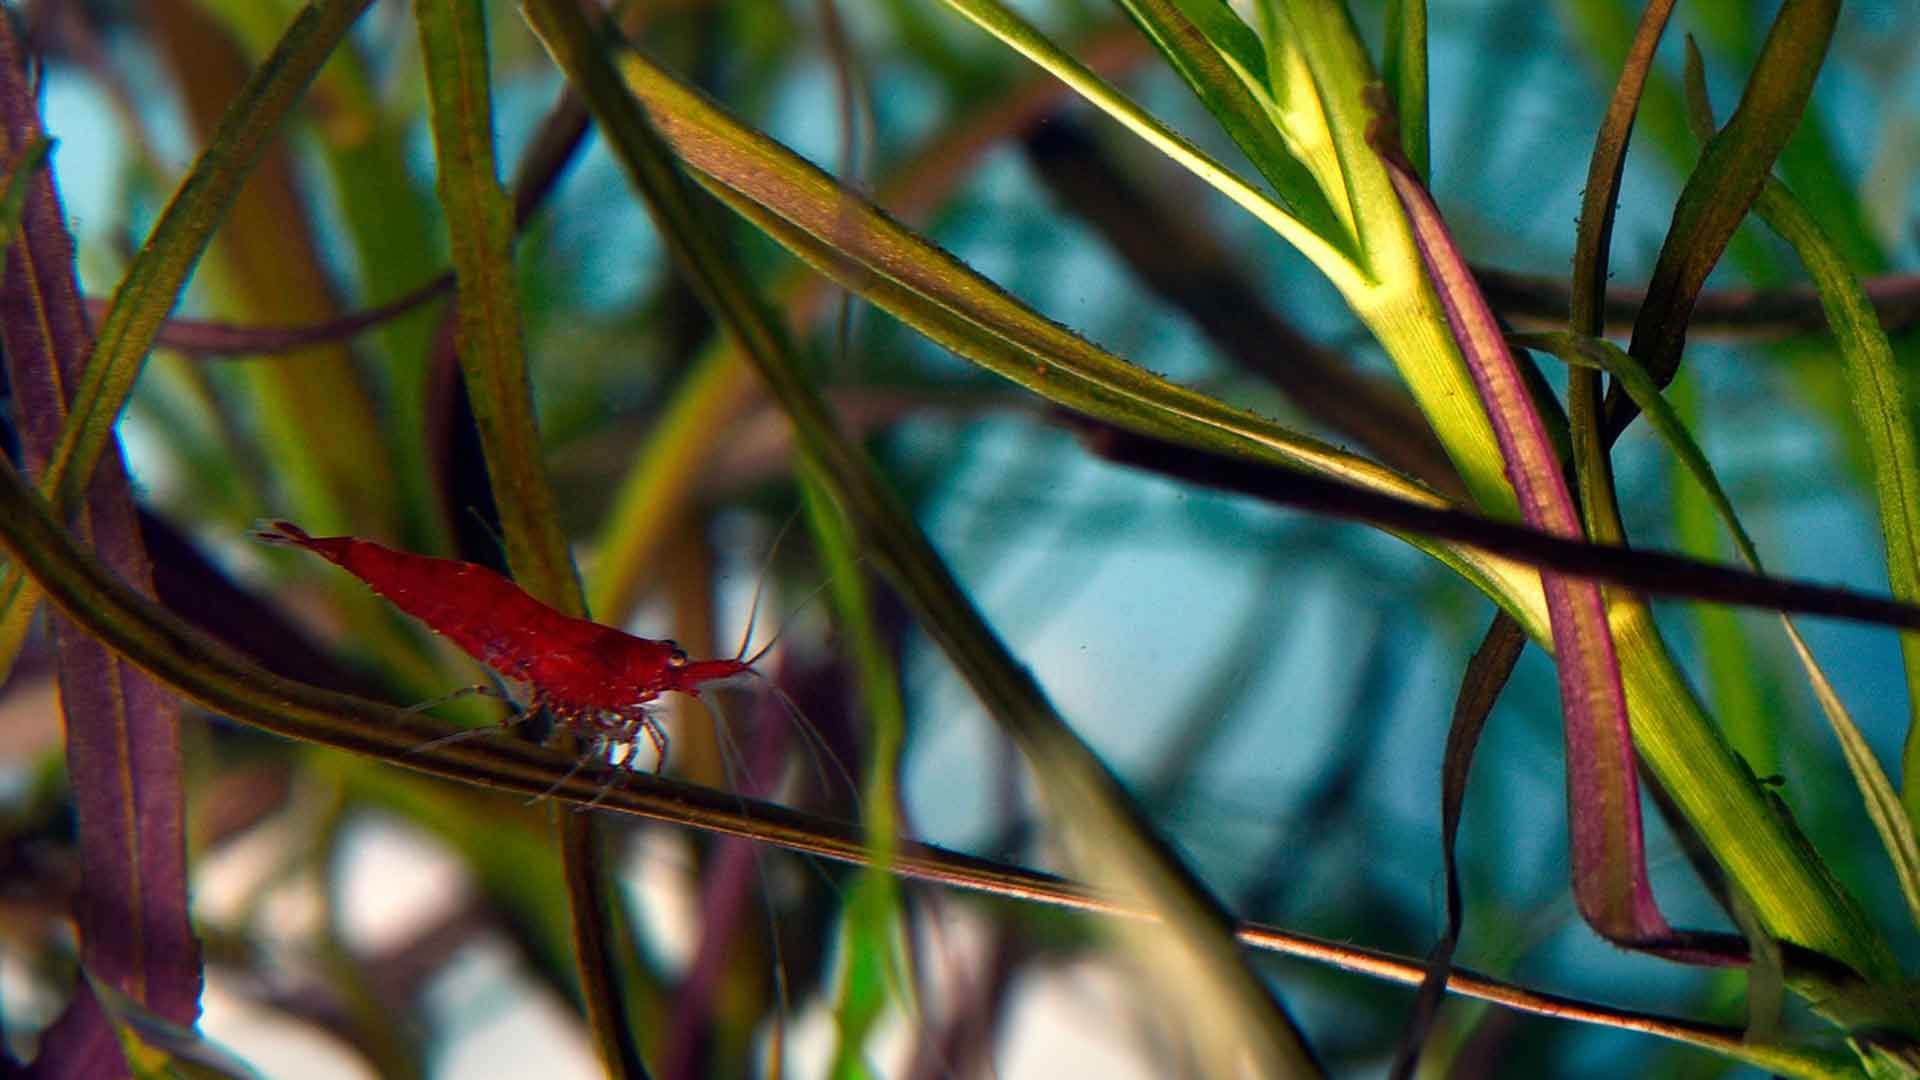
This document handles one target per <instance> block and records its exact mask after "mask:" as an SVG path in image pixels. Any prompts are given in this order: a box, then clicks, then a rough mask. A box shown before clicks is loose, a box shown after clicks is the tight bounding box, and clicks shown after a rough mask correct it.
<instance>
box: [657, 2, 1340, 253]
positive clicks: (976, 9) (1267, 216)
mask: <svg viewBox="0 0 1920 1080" xmlns="http://www.w3.org/2000/svg"><path fill="white" fill-rule="evenodd" d="M947 4H948V6H949V7H952V8H953V9H954V10H955V11H958V12H959V13H960V14H962V15H965V16H966V17H967V18H969V19H971V20H973V22H974V23H975V24H977V25H978V26H979V27H980V28H981V29H983V30H985V31H987V32H988V33H990V34H992V35H993V36H995V37H997V38H999V39H1000V40H1001V41H1003V42H1005V43H1006V44H1007V45H1009V46H1011V47H1012V48H1013V49H1014V50H1015V51H1017V52H1019V53H1020V54H1021V55H1023V56H1025V57H1026V58H1027V59H1029V60H1032V61H1033V62H1034V63H1036V64H1039V65H1040V66H1041V67H1043V68H1045V69H1047V70H1048V71H1050V72H1052V73H1053V74H1054V75H1055V76H1056V77H1058V78H1059V79H1060V81H1061V82H1064V83H1066V84H1067V85H1068V86H1071V87H1073V89H1074V91H1075V92H1076V93H1078V94H1079V95H1080V96H1081V97H1083V98H1086V99H1087V101H1089V102H1091V103H1092V104H1093V105H1095V106H1097V107H1098V108H1099V109H1100V110H1101V111H1102V112H1105V113H1106V114H1107V115H1108V116H1111V117H1113V118H1114V119H1115V120H1117V121H1119V122H1120V123H1121V124H1123V125H1125V126H1126V128H1127V129H1128V130H1130V131H1132V132H1133V133H1134V134H1135V135H1138V136H1140V137H1141V138H1142V139H1145V140H1146V141H1147V143H1148V144H1149V145H1151V146H1152V147H1153V148H1154V149H1156V150H1158V151H1160V152H1161V153H1163V154H1165V155H1166V156H1167V157H1168V158H1169V159H1171V160H1172V161H1174V162H1176V163H1178V164H1179V165H1180V166H1181V167H1182V168H1184V169H1186V170H1188V171H1189V172H1191V173H1193V174H1194V175H1195V176H1198V177H1199V178H1200V179H1202V180H1204V181H1206V182H1207V184H1208V185H1210V186H1212V187H1213V188H1214V189H1215V190H1217V191H1219V192H1220V193H1221V194H1223V195H1225V196H1226V197H1227V198H1229V199H1231V200H1233V201H1234V202H1235V203H1236V204H1238V205H1239V206H1240V207H1241V208H1242V209H1244V210H1246V211H1247V212H1248V213H1250V214H1252V215H1253V216H1254V217H1255V218H1257V219H1259V221H1260V222H1261V223H1262V224H1264V225H1266V226H1267V227H1268V228H1270V229H1272V230H1273V231H1274V232H1276V233H1279V234H1280V236H1281V237H1282V238H1284V239H1285V240H1286V241H1287V242H1288V243H1290V244H1292V245H1293V246H1294V247H1296V248H1299V249H1300V252H1301V254H1303V255H1305V256H1306V257H1307V258H1308V259H1310V260H1311V261H1312V262H1313V264H1314V265H1315V266H1317V267H1319V268H1320V272H1321V273H1323V274H1325V275H1326V276H1327V277H1328V278H1329V279H1330V280H1332V281H1333V282H1334V283H1335V284H1336V285H1340V286H1341V288H1342V291H1347V290H1349V289H1354V290H1357V289H1358V288H1360V287H1361V286H1362V285H1363V284H1364V279H1365V275H1364V273H1363V272H1362V270H1361V269H1360V268H1359V267H1358V266H1356V265H1355V264H1354V261H1353V260H1352V258H1351V257H1350V256H1348V255H1347V253H1346V250H1345V245H1343V244H1340V243H1337V242H1335V241H1333V240H1330V239H1327V238H1325V237H1323V236H1321V234H1320V233H1318V232H1317V231H1315V229H1314V228H1313V227H1312V226H1310V225H1308V224H1307V223H1306V222H1304V221H1302V220H1301V219H1300V218H1298V217H1296V216H1295V215H1294V214H1293V213H1292V212H1291V211H1289V210H1287V209H1286V208H1285V207H1283V206H1281V205H1279V204H1278V203H1276V202H1274V201H1273V200H1272V199H1270V198H1268V197H1267V196H1266V195H1264V194H1262V193H1261V192H1259V191H1258V190H1256V189H1255V188H1253V187H1252V186H1251V185H1249V184H1248V183H1247V182H1246V181H1244V180H1242V179H1240V178H1239V177H1238V176H1236V175H1234V173H1233V171H1232V170H1231V169H1228V168H1227V167H1226V166H1225V165H1222V164H1220V163H1219V162H1217V161H1215V160H1214V159H1213V158H1211V157H1209V156H1207V154H1206V153H1205V152H1204V151H1202V150H1201V149H1200V148H1199V147H1196V146H1194V145H1193V144H1192V143H1190V142H1188V141H1187V140H1186V139H1184V138H1182V137H1181V136H1180V135H1178V134H1176V133H1174V132H1173V131H1172V130H1171V129H1170V128H1168V127H1167V126H1166V125H1164V124H1162V123H1161V122H1160V121H1159V120H1157V119H1155V118H1154V117H1153V116H1151V115H1149V114H1148V113H1147V112H1146V111H1145V110H1143V109H1141V108H1140V107H1139V106H1138V105H1135V104H1134V103H1133V102H1131V101H1129V100H1127V99H1126V97H1124V96H1123V95H1122V94H1121V93H1120V92H1119V91H1117V90H1115V89H1114V88H1113V87H1111V86H1109V85H1108V84H1107V82H1106V81H1105V80H1104V79H1102V78H1100V76H1098V75H1096V74H1094V72H1093V71H1092V70H1090V69H1089V68H1088V67H1087V66H1086V65H1085V64H1082V63H1081V62H1080V61H1078V60H1076V59H1074V58H1073V56H1071V55H1069V54H1068V53H1067V52H1066V51H1065V50H1063V49H1061V48H1060V47H1059V46H1057V45H1055V44H1054V43H1053V42H1052V41H1050V40H1048V39H1047V37H1046V35H1044V34H1042V33H1041V32H1040V31H1038V30H1036V29H1034V27H1033V26H1032V25H1031V24H1030V23H1028V22H1027V21H1026V20H1025V19H1022V18H1021V17H1020V16H1019V15H1017V14H1015V13H1014V12H1013V11H1012V10H1011V9H1009V8H1007V7H1006V6H1004V5H1003V4H1001V3H999V2H998V0H947ZM629 71H630V74H629V78H630V79H631V77H632V76H631V65H629ZM636 89H638V88H637V87H636Z"/></svg>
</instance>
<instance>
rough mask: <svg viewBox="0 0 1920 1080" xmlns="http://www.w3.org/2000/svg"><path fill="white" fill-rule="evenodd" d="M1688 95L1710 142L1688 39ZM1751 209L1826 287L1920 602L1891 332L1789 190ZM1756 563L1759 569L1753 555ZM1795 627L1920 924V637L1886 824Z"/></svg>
mask: <svg viewBox="0 0 1920 1080" xmlns="http://www.w3.org/2000/svg"><path fill="white" fill-rule="evenodd" d="M1686 89H1687V100H1688V111H1689V119H1690V121H1691V122H1692V123H1693V124H1694V126H1695V134H1696V135H1698V136H1700V137H1702V138H1706V137H1707V136H1708V134H1709V133H1710V132H1711V131H1712V128H1713V106H1712V103H1711V102H1710V101H1709V100H1708V98H1707V87H1706V71H1705V67H1704V65H1703V64H1702V63H1701V59H1700V51H1699V49H1698V48H1697V47H1695V45H1694V43H1693V40H1692V39H1691V38H1689V39H1688V40H1687V66H1686ZM1754 211H1755V212H1756V213H1757V214H1758V215H1759V216H1760V219H1761V220H1762V221H1764V222H1766V224H1767V226H1768V227H1769V228H1771V229H1773V230H1774V231H1775V232H1776V233H1778V234H1780V237H1781V239H1783V240H1785V241H1786V242H1787V243H1788V244H1789V245H1791V246H1792V247H1793V249H1794V251H1795V252H1796V253H1797V254H1798V255H1799V256H1800V261H1801V263H1802V264H1804V265H1805V266H1806V268H1807V274H1808V276H1809V277H1811V278H1812V279H1813V283H1814V287H1815V288H1816V289H1817V290H1818V291H1819V294H1820V304H1821V308H1822V310H1824V311H1825V312H1826V316H1827V322H1828V325H1829V326H1831V327H1832V329H1833V334H1834V340H1835V343H1836V345H1837V346H1838V347H1839V350H1840V356H1841V359H1842V360H1843V361H1844V362H1845V364H1846V370H1847V383H1848V386H1849V388H1850V389H1851V391H1852V396H1853V409H1854V415H1855V417H1856V418H1857V420H1858V423H1859V425H1860V430H1861V432H1862V433H1863V434H1864V435H1865V437H1866V441H1867V454H1868V460H1869V461H1871V462H1872V465H1873V477H1874V494H1875V497H1876V500H1877V502H1878V507H1879V511H1880V530H1881V536H1882V538H1883V539H1884V541H1885V544H1886V556H1887V579H1888V583H1889V584H1890V586H1891V587H1892V590H1893V594H1894V596H1895V597H1898V598H1903V599H1909V600H1911V599H1914V598H1915V597H1916V596H1920V460H1916V452H1915V440H1914V428H1913V421H1912V415H1911V413H1909V412H1908V409H1907V400H1906V392H1905V390H1904V389H1903V387H1902V382H1901V374H1900V368H1899V365H1898V364H1897V363H1896V362H1895V360H1894V355H1893V348H1892V346H1891V344H1890V343H1889V342H1888V341H1887V335H1886V331H1885V330H1884V329H1882V328H1881V326H1880V320H1879V316H1878V315H1877V314H1876V313H1875V312H1874V309H1873V305H1872V303H1871V302H1869V301H1868V299H1867V297H1866V293H1865V290H1863V289H1862V288H1861V286H1860V281H1859V278H1858V277H1856V276H1855V275H1854V273H1853V271H1852V269H1851V268H1849V267H1848V266H1847V264H1846V261H1845V260H1844V259H1843V258H1841V256H1840V253H1839V251H1838V250H1837V249H1836V248H1835V247H1834V245H1833V244H1832V243H1831V242H1830V241H1829V240H1828V239H1827V237H1826V234H1825V233H1823V232H1822V231H1821V229H1820V227H1819V225H1818V224H1816V223H1815V222H1814V220H1813V218H1812V216H1811V215H1809V214H1808V213H1807V212H1806V210H1805V209H1804V208H1802V207H1801V206H1800V204H1799V202H1798V201H1796V200H1795V199H1794V198H1793V194H1792V192H1790V191H1788V190H1787V188H1786V186H1785V185H1784V184H1781V183H1780V182H1779V181H1778V180H1775V179H1773V178H1772V177H1771V176H1768V177H1767V178H1766V182H1765V184H1764V185H1762V187H1761V190H1760V193H1759V195H1758V196H1757V197H1756V199H1755V201H1754ZM1724 503H1725V500H1724V498H1723V499H1721V500H1720V502H1718V503H1716V506H1722V507H1724V509H1723V511H1722V512H1723V515H1731V513H1732V509H1731V507H1725V506H1724ZM1750 550H1751V544H1745V545H1744V546H1743V547H1742V553H1743V554H1746V553H1748V552H1749V551H1750ZM1749 561H1753V562H1755V563H1756V565H1757V560H1755V559H1753V557H1752V556H1751V555H1749ZM1788 631H1789V633H1790V634H1792V636H1793V640H1794V648H1795V649H1796V650H1797V651H1798V652H1799V653H1800V655H1801V657H1802V659H1803V662H1805V663H1806V664H1807V665H1808V666H1809V674H1810V675H1812V676H1813V677H1814V687H1815V692H1816V694H1817V695H1818V696H1819V699H1820V702H1821V705H1822V707H1823V708H1826V710H1827V714H1828V718H1829V719H1830V720H1831V721H1832V724H1833V728H1834V733H1835V734H1836V735H1837V736H1838V737H1839V739H1840V744H1841V748H1842V750H1843V751H1844V752H1845V754H1846V755H1847V764H1848V766H1849V767H1850V768H1852V770H1853V773H1854V781H1855V783H1856V784H1858V785H1859V787H1860V789H1861V795H1862V796H1863V797H1864V798H1865V799H1866V802H1867V809H1868V813H1869V814H1870V815H1871V816H1872V817H1873V820H1874V825H1875V827H1876V828H1877V829H1879V830H1880V834H1881V842H1882V844H1883V845H1885V847H1886V848H1887V853H1888V856H1889V857H1890V858H1891V859H1892V860H1893V863H1894V868H1895V871H1896V873H1897V874H1898V876H1899V879H1900V887H1901V891H1902V892H1903V893H1904V894H1905V895H1906V897H1907V903H1908V906H1909V907H1910V908H1911V909H1912V911H1913V913H1914V916H1915V919H1916V921H1920V846H1917V845H1916V843H1915V838H1914V829H1915V826H1916V823H1920V634H1914V633H1905V634H1902V635H1900V651H1901V657H1902V659H1903V661H1904V663H1905V667H1906V674H1907V697H1908V706H1909V710H1910V712H1911V714H1912V715H1913V716H1914V717H1915V718H1916V719H1914V720H1912V721H1910V722H1909V725H1908V728H1907V739H1906V746H1905V751H1904V754H1903V757H1902V778H1901V779H1902V784H1901V786H1902V790H1903V791H1904V793H1905V799H1904V803H1905V809H1904V812H1903V813H1901V814H1899V815H1898V820H1897V822H1896V821H1890V820H1887V819H1886V812H1885V806H1884V803H1885V802H1886V800H1888V799H1889V798H1891V796H1892V791H1891V787H1890V785H1889V784H1888V781H1887V778H1886V776H1885V774H1884V773H1883V772H1882V771H1881V769H1880V766H1879V763H1878V762H1877V761H1875V760H1874V758H1873V755H1872V753H1871V752H1870V751H1869V750H1868V749H1867V747H1866V745H1865V743H1864V742H1863V741H1862V740H1861V738H1860V734H1859V731H1858V730H1857V729H1856V728H1855V726H1854V724H1853V721H1852V719H1851V718H1850V717H1848V716H1847V715H1846V713H1845V710H1844V709H1839V708H1838V705H1839V702H1838V698H1837V697H1835V696H1834V694H1833V689H1832V687H1831V686H1829V685H1827V683H1826V679H1825V677H1824V676H1822V675H1819V674H1818V669H1817V668H1815V667H1813V666H1812V658H1811V656H1810V655H1809V654H1808V652H1807V648H1806V645H1805V643H1804V642H1802V641H1801V640H1800V638H1799V635H1798V634H1797V633H1793V631H1792V627H1791V625H1789V627H1788ZM1829 699H1832V707H1829Z"/></svg>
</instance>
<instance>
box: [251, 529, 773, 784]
mask: <svg viewBox="0 0 1920 1080" xmlns="http://www.w3.org/2000/svg"><path fill="white" fill-rule="evenodd" d="M254 537H255V538H256V539H258V540H261V541H264V542H266V543H270V544H279V545H282V546H287V547H299V548H305V549H306V550H308V551H311V552H313V553H314V554H316V555H319V556H320V557H321V558H323V559H326V560H327V561H329V562H331V563H333V564H335V565H337V566H339V567H340V568H341V569H343V570H345V571H346V572H348V573H349V574H352V575H353V576H354V577H357V578H359V579H360V580H361V581H363V582H365V583H366V584H367V586H368V587H369V588H371V589H372V590H373V591H374V592H376V593H379V594H380V595H381V596H383V597H386V598H387V600H388V601H390V602H392V604H393V605H394V606H395V607H397V608H399V609H400V610H402V611H404V612H406V613H407V614H409V615H412V616H413V617H414V618H416V619H419V620H420V621H421V622H423V623H426V624H427V626H428V628H429V629H431V630H433V631H434V632H435V633H437V634H439V635H440V636H442V637H444V638H447V639H448V640H449V641H452V642H453V643H454V644H455V645H458V646H459V647H460V648H461V649H462V650H464V651H465V652H466V653H467V655H469V656H471V657H473V658H474V659H475V660H478V661H479V662H480V663H482V664H484V665H486V666H487V667H488V668H490V669H492V670H493V671H495V672H498V673H499V674H500V675H501V676H502V677H504V678H507V679H511V680H513V681H515V682H519V683H523V684H525V685H526V686H527V687H528V688H530V690H531V692H532V700H531V701H530V702H529V707H530V711H532V712H536V713H537V712H539V711H540V710H541V709H545V710H546V711H547V712H548V713H549V714H550V715H551V716H552V717H553V718H554V720H555V722H557V723H559V724H562V725H564V726H565V727H567V728H568V729H569V730H571V731H573V732H574V733H575V734H576V735H579V736H582V737H583V738H586V739H589V740H591V741H592V742H593V743H594V744H595V745H597V746H609V745H611V746H622V745H624V746H626V747H627V750H626V753H625V754H624V756H623V757H622V758H621V759H620V762H619V765H618V766H617V767H618V768H620V769H625V768H627V767H628V766H629V765H630V764H631V763H632V760H633V757H634V752H635V750H637V749H638V736H640V735H642V734H644V735H645V736H646V737H647V740H648V741H649V742H650V743H652V744H653V748H654V750H655V752H656V753H657V754H658V759H657V761H656V764H655V765H654V771H656V772H658V771H659V770H660V769H662V768H664V767H665V766H666V761H667V733H666V730H665V729H664V728H662V727H661V726H660V722H659V721H658V720H656V719H655V718H654V717H653V715H652V714H651V713H650V712H649V711H648V706H650V705H652V704H653V703H654V702H656V701H657V700H658V699H659V697H660V695H661V694H665V693H668V692H673V693H681V694H686V695H688V696H690V697H695V698H697V697H699V696H700V691H701V687H702V686H703V685H704V684H706V683H710V682H715V681H718V680H722V679H729V678H732V677H734V676H736V675H756V676H760V677H761V678H765V676H763V675H761V674H760V672H759V671H757V670H755V668H754V664H755V663H757V662H758V661H759V660H760V659H761V658H762V657H764V656H765V655H766V654H767V651H768V650H769V649H771V648H772V647H773V644H772V643H771V642H769V643H768V644H767V645H766V646H765V647H763V648H762V649H761V650H760V651H759V652H757V653H755V654H754V655H753V656H752V657H748V656H746V649H747V641H746V640H742V641H741V642H740V651H739V653H738V654H736V655H735V656H733V657H731V658H723V659H715V660H693V659H690V658H689V657H688V656H687V653H686V651H685V650H684V649H682V648H680V646H679V645H677V644H675V643H674V642H672V641H656V640H654V639H652V638H644V637H639V636H637V635H634V634H629V633H626V632H625V631H622V630H616V629H614V628H613V627H611V626H603V625H601V624H599V623H596V622H593V621H591V620H589V619H581V618H576V617H574V616H572V615H567V614H565V613H563V612H560V611H557V610H555V609H554V608H551V607H549V606H547V605H546V604H544V603H542V602H541V601H539V600H537V599H535V598H534V597H533V595H532V594H530V593H528V592H527V591H526V590H525V589H522V588H521V587H520V586H518V585H516V584H514V583H513V582H512V581H510V580H508V579H507V578H506V577H504V576H502V575H500V574H498V573H495V572H494V571H492V570H489V569H487V568H486V567H484V566H478V565H475V564H474V563H469V562H460V561H458V560H455V559H440V558H435V557H433V556H430V555H416V554H413V553H412V552H407V551H396V550H395V549H393V548H389V547H385V546H382V545H380V544H376V543H374V542H373V541H371V540H361V539H358V538H357V537H351V536H310V535H308V534H307V532H306V531H305V530H304V529H301V528H300V527H299V526H297V525H294V524H292V523H290V522H286V521H265V522H262V523H261V524H260V525H259V526H257V527H256V528H255V530H254ZM757 603H758V598H757V596H756V605H757ZM747 633H748V636H749V637H751V635H752V633H753V630H752V619H751V618H749V620H748V629H747ZM769 685H771V684H769ZM775 689H776V690H777V689H778V687H775Z"/></svg>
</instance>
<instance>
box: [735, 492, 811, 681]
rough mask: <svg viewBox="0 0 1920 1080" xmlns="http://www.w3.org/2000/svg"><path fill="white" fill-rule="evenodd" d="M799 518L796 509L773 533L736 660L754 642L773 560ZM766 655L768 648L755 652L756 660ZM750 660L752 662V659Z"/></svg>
mask: <svg viewBox="0 0 1920 1080" xmlns="http://www.w3.org/2000/svg"><path fill="white" fill-rule="evenodd" d="M798 520H800V511H799V510H795V511H794V512H793V513H791V514H788V515H787V520H786V522H785V523H784V524H782V525H781V526H780V531H779V532H777V533H775V534H773V546H771V547H769V548H767V559H766V561H765V562H763V563H761V564H760V580H758V581H756V582H754V583H753V603H752V604H751V605H750V606H749V607H748V608H747V632H746V633H744V634H742V635H740V647H739V648H738V649H735V650H734V651H733V658H734V659H735V660H738V659H740V658H741V657H744V656H746V655H747V646H748V645H749V644H751V643H752V642H753V626H754V623H755V622H756V621H758V620H759V618H760V598H761V597H762V596H763V595H765V593H766V591H767V575H768V574H770V573H772V572H773V560H774V557H775V556H776V555H779V554H780V542H781V541H782V540H785V539H786V538H787V533H789V532H792V531H793V523H794V522H796V521H798ZM779 638H780V635H779V633H778V632H775V634H774V640H776V641H777V640H779ZM769 647H771V643H769ZM765 655H766V649H762V650H760V651H759V652H758V653H755V654H754V660H758V659H760V657H762V656H765ZM748 662H749V663H751V662H752V661H748Z"/></svg>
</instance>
